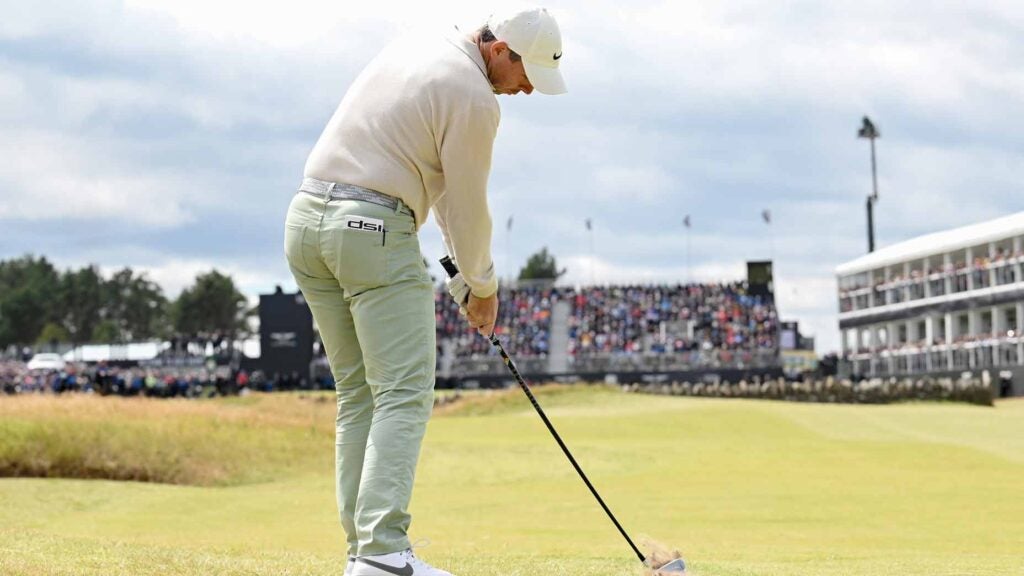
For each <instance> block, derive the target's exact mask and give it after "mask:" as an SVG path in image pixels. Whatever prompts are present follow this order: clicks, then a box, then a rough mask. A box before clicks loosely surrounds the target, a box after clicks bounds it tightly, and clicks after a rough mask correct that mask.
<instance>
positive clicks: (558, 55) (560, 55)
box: [552, 52, 562, 60]
mask: <svg viewBox="0 0 1024 576" xmlns="http://www.w3.org/2000/svg"><path fill="white" fill-rule="evenodd" d="M561 57H562V53H561V52H559V53H558V54H555V55H554V56H552V58H554V59H555V60H558V59H559V58H561Z"/></svg>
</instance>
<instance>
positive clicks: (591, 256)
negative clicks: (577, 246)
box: [587, 220, 594, 286]
mask: <svg viewBox="0 0 1024 576" xmlns="http://www.w3.org/2000/svg"><path fill="white" fill-rule="evenodd" d="M587 222H588V225H587V230H588V231H589V233H590V285H591V286H593V285H594V224H593V223H592V222H590V221H589V220H588V221H587Z"/></svg>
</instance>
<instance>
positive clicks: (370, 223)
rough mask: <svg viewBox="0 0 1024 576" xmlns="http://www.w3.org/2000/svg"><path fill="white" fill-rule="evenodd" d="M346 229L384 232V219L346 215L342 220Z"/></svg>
mask: <svg viewBox="0 0 1024 576" xmlns="http://www.w3.org/2000/svg"><path fill="white" fill-rule="evenodd" d="M341 223H342V225H344V227H345V229H346V230H359V231H361V232H383V231H384V221H383V220H378V219H376V218H367V217H365V216H345V217H344V218H343V219H342V220H341Z"/></svg>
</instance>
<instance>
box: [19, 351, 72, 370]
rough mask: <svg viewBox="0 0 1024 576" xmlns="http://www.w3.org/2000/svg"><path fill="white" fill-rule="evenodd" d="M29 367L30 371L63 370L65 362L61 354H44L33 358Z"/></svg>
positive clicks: (29, 362)
mask: <svg viewBox="0 0 1024 576" xmlns="http://www.w3.org/2000/svg"><path fill="white" fill-rule="evenodd" d="M27 366H28V369H29V370H63V369H64V366H65V362H64V359H63V358H61V357H60V354H51V353H42V354H36V355H35V356H33V357H32V359H31V360H29V361H28V364H27Z"/></svg>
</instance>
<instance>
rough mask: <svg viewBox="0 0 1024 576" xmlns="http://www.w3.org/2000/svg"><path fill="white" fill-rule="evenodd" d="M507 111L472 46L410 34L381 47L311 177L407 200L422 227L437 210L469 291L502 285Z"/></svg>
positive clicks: (311, 162) (464, 40)
mask: <svg viewBox="0 0 1024 576" xmlns="http://www.w3.org/2000/svg"><path fill="white" fill-rule="evenodd" d="M500 116H501V111H500V109H499V108H498V101H497V99H496V98H495V96H494V92H493V89H492V87H491V83H490V81H489V80H488V79H487V73H486V68H485V66H484V60H483V57H482V56H481V55H480V50H479V49H478V48H477V45H476V43H475V42H473V41H472V39H471V38H470V37H468V36H466V35H464V34H461V33H459V32H458V31H457V30H454V31H453V33H452V34H451V35H449V36H448V37H434V38H408V39H404V40H400V41H398V42H395V43H394V44H392V45H391V46H389V47H388V48H386V49H385V50H384V51H383V52H381V53H380V54H379V55H378V56H377V57H376V58H375V59H374V60H373V61H372V62H371V63H370V64H369V65H368V66H367V67H366V69H364V70H363V71H362V73H360V74H359V76H358V77H357V78H356V80H355V81H354V82H353V83H352V86H350V87H349V89H348V92H347V93H346V94H345V97H344V99H342V101H341V104H340V105H339V106H338V109H337V110H336V111H335V112H334V116H333V117H332V118H331V120H330V122H328V124H327V127H326V128H325V129H324V131H323V134H321V135H320V139H319V140H318V141H317V143H316V146H315V147H314V148H313V151H312V152H311V153H310V155H309V159H308V160H307V161H306V168H305V177H307V178H317V179H319V180H326V181H329V182H344V183H347V184H355V185H357V186H363V187H365V188H370V189H372V190H376V191H378V192H382V193H384V194H388V195H390V196H395V197H398V198H401V199H402V200H403V201H404V202H405V203H406V205H408V206H409V207H410V208H412V210H413V211H414V212H415V213H416V229H417V230H418V229H419V228H420V226H422V225H423V223H424V222H425V221H426V219H427V213H428V211H429V210H430V209H431V208H433V211H434V217H435V218H436V219H437V223H438V225H439V226H440V228H441V233H442V235H443V236H444V241H445V244H446V245H447V248H448V252H449V254H451V256H452V257H454V258H455V261H456V262H457V263H458V265H459V268H460V269H461V271H462V275H463V277H465V279H466V283H467V284H468V285H469V287H470V289H471V290H472V291H473V294H475V295H476V296H478V297H481V298H482V297H487V296H490V295H491V294H494V292H495V291H497V289H498V282H497V279H496V278H495V276H494V265H493V263H492V262H491V216H490V212H489V210H488V207H487V178H488V174H489V173H490V169H491V149H492V147H493V144H494V136H495V134H496V133H497V130H498V121H499V119H500Z"/></svg>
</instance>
